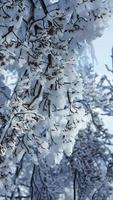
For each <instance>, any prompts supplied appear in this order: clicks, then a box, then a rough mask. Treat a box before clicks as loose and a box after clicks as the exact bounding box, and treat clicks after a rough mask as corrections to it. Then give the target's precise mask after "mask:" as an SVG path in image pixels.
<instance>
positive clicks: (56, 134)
mask: <svg viewBox="0 0 113 200" xmlns="http://www.w3.org/2000/svg"><path fill="white" fill-rule="evenodd" d="M112 9H113V2H112V1H111V0H107V1H103V0H101V1H100V0H68V1H67V0H54V1H53V0H38V1H36V0H24V1H22V0H19V1H15V0H9V1H5V0H1V1H0V13H1V14H0V27H1V30H0V36H1V41H0V63H1V69H0V73H1V76H4V74H5V73H6V72H7V73H8V72H9V71H13V72H14V71H15V70H17V71H18V80H17V83H16V85H15V88H14V89H13V91H12V92H11V94H10V95H7V96H6V93H5V91H3V92H2V95H4V96H5V98H6V99H7V101H6V102H4V104H3V105H2V106H1V111H0V114H1V136H0V145H1V146H0V150H1V151H0V158H1V162H0V177H1V181H0V184H1V187H0V195H1V198H3V199H25V198H26V199H32V200H35V199H38V200H39V199H40V200H50V199H51V200H53V199H55V200H57V199H58V200H63V199H65V200H67V199H70V200H71V199H72V200H73V199H74V200H75V199H76V200H77V198H78V200H81V199H83V198H84V199H85V200H86V199H87V198H89V199H91V198H93V199H94V198H95V197H93V196H92V195H94V192H95V191H93V190H95V189H97V190H99V189H100V184H101V183H102V180H103V179H102V178H101V177H100V174H99V172H100V171H101V169H100V170H99V169H98V167H97V168H96V167H94V166H93V163H92V166H91V169H92V172H91V174H90V176H91V177H89V178H92V173H93V171H94V170H97V175H98V176H99V178H100V179H101V180H97V182H96V180H95V181H94V185H95V187H94V186H93V185H90V186H89V183H90V181H91V180H90V181H86V185H87V186H85V185H84V182H83V187H86V188H87V189H86V193H87V195H86V194H83V195H82V194H81V195H80V192H84V188H83V190H82V189H80V188H79V189H78V194H77V196H75V191H77V188H76V185H73V177H74V176H75V174H73V169H75V168H76V166H77V167H78V166H79V165H77V163H78V162H79V159H81V158H82V153H83V151H84V149H82V148H81V152H80V157H79V158H78V157H77V156H78V152H79V148H78V150H77V154H76V155H75V150H74V149H76V148H77V147H78V145H79V144H78V143H77V141H78V139H77V137H78V138H79V135H80V134H81V131H82V132H84V136H83V137H86V136H85V134H86V135H87V126H88V123H89V122H91V123H92V124H93V125H92V126H95V127H96V128H95V129H96V130H91V136H92V138H91V140H92V143H91V144H92V145H94V146H95V145H97V146H98V145H100V147H99V150H100V156H104V154H105V152H102V154H101V150H102V149H103V146H102V145H103V143H102V141H99V140H97V141H96V142H95V141H93V137H94V138H95V137H96V136H95V135H96V134H97V135H98V134H100V135H102V136H103V137H105V136H106V135H107V136H108V137H109V135H108V134H107V133H106V130H104V128H102V125H101V124H100V123H98V116H97V115H96V113H95V111H94V110H93V109H94V108H95V106H96V105H95V104H96V102H95V104H92V102H90V101H89V102H88V100H89V99H90V100H91V98H92V96H94V94H92V95H90V96H89V98H88V97H87V95H88V93H89V91H91V86H90V84H92V82H94V81H95V78H94V77H92V79H90V78H89V79H88V78H86V79H85V76H84V74H83V73H81V71H80V70H79V67H78V66H80V59H82V61H83V63H84V62H85V60H84V58H83V55H84V54H85V49H86V45H87V46H88V47H89V48H90V49H91V51H92V47H91V41H92V40H93V39H95V38H96V37H97V36H100V34H101V33H102V31H103V29H104V28H105V27H106V26H107V22H108V20H111V19H112V17H111V15H112ZM85 64H87V63H86V62H85ZM84 66H85V65H84ZM86 75H87V74H86ZM90 80H91V82H90ZM88 81H89V82H88ZM88 86H89V87H88ZM92 88H93V87H92ZM93 89H94V88H93ZM94 91H95V90H94ZM85 92H86V93H85ZM9 93H10V92H9ZM83 130H84V131H83ZM88 130H89V129H88ZM77 135H78V136H77ZM107 136H106V137H107ZM80 142H81V139H80V140H79V143H80ZM88 142H89V141H87V140H84V144H85V145H86V146H87V145H88ZM103 142H104V141H103ZM101 143H102V144H101ZM101 146H102V147H101ZM95 148H96V149H95V151H96V155H97V154H98V147H95ZM88 151H89V150H88ZM92 151H93V147H92V149H91V151H89V153H90V156H91V152H92ZM105 151H106V148H105ZM87 153H88V152H87ZM96 155H95V156H96ZM95 156H94V158H95V159H97V162H96V164H98V160H99V158H97V157H95ZM106 156H107V155H106ZM74 157H76V158H78V160H77V162H76V163H75V164H74V162H73V160H74ZM87 157H88V154H87V155H86V159H88V158H87ZM108 157H110V156H108ZM75 160H76V159H75ZM102 160H103V157H102ZM92 162H93V161H92ZM103 162H104V161H103ZM106 162H108V161H107V158H106V161H105V163H106ZM72 163H73V164H72ZM80 165H81V168H80V170H85V167H86V166H85V165H84V166H83V168H84V169H83V168H82V162H81V163H80ZM86 173H87V171H86ZM84 175H85V174H83V176H84ZM79 178H80V180H79V182H78V183H80V187H81V183H82V178H81V176H80V177H79ZM83 178H84V177H83ZM84 180H85V179H84ZM98 182H99V183H98ZM78 183H77V184H78ZM92 184H93V183H92ZM103 184H104V183H103ZM97 185H99V188H97ZM106 185H107V183H106ZM77 187H78V186H77ZM93 187H94V188H93ZM107 187H108V185H107V186H106V188H107ZM92 188H93V189H92ZM90 189H91V190H92V191H91V192H90V193H89V190H90ZM88 194H89V196H88ZM107 196H108V195H107ZM107 196H106V199H107ZM102 198H105V197H102ZM102 198H101V199H102Z"/></svg>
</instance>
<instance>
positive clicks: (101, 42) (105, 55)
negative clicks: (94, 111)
mask: <svg viewBox="0 0 113 200" xmlns="http://www.w3.org/2000/svg"><path fill="white" fill-rule="evenodd" d="M93 45H94V48H95V55H96V58H97V61H98V63H97V64H95V70H96V72H97V73H98V74H99V75H103V74H108V77H109V78H110V79H113V76H112V75H111V74H109V73H108V71H107V70H106V68H105V64H107V65H108V66H109V67H112V59H111V54H112V53H111V49H112V47H113V24H112V25H111V26H110V27H108V28H107V29H106V30H105V31H104V33H103V36H102V37H101V38H98V39H96V40H95V41H94V42H93ZM103 120H104V124H105V127H106V128H108V130H109V132H110V133H112V131H113V117H107V116H104V117H103Z"/></svg>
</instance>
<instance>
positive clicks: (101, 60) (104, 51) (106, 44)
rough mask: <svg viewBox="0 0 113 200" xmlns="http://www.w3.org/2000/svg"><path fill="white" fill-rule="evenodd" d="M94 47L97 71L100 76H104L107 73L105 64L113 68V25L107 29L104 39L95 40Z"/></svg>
mask: <svg viewBox="0 0 113 200" xmlns="http://www.w3.org/2000/svg"><path fill="white" fill-rule="evenodd" d="M93 45H94V48H95V55H96V58H97V64H96V65H95V70H96V71H97V72H98V73H99V74H101V75H103V73H107V70H106V69H105V64H107V65H108V66H109V67H111V66H112V59H111V49H112V47H113V24H111V25H110V26H109V27H108V28H106V29H105V31H104V33H103V36H102V37H100V38H97V39H96V40H94V42H93Z"/></svg>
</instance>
